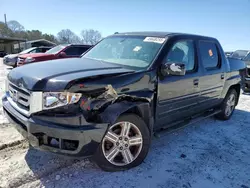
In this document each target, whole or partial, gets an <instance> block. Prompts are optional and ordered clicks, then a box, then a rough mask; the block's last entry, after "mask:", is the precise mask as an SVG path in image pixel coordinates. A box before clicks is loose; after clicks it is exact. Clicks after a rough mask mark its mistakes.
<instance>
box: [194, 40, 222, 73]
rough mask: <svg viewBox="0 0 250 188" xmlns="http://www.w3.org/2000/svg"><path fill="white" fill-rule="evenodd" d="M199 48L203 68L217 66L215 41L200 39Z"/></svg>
mask: <svg viewBox="0 0 250 188" xmlns="http://www.w3.org/2000/svg"><path fill="white" fill-rule="evenodd" d="M199 50H200V54H201V59H202V63H203V65H204V67H205V68H215V67H218V64H219V58H218V52H217V48H216V44H215V43H213V42H205V41H200V43H199Z"/></svg>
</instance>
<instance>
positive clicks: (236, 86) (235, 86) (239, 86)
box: [227, 84, 241, 105]
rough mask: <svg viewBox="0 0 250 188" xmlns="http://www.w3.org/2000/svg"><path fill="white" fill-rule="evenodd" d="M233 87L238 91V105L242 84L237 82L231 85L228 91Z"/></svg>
mask: <svg viewBox="0 0 250 188" xmlns="http://www.w3.org/2000/svg"><path fill="white" fill-rule="evenodd" d="M231 89H235V91H236V92H237V94H238V96H237V100H236V105H237V104H238V102H239V98H240V89H241V85H240V84H235V85H231V86H230V87H229V89H228V91H227V93H228V92H229V91H230V90H231Z"/></svg>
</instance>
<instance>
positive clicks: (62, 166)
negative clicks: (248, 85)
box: [25, 109, 250, 187]
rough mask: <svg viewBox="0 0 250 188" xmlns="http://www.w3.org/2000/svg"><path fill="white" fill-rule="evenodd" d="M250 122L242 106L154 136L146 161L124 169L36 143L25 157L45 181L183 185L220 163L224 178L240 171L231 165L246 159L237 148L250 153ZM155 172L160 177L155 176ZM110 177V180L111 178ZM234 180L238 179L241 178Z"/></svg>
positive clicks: (242, 166)
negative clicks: (224, 116) (222, 117)
mask: <svg viewBox="0 0 250 188" xmlns="http://www.w3.org/2000/svg"><path fill="white" fill-rule="evenodd" d="M249 123H250V112H248V111H243V110H238V109H236V110H235V113H234V115H233V116H232V118H231V119H230V120H229V121H219V120H216V119H215V118H208V119H206V120H204V121H202V122H198V123H195V124H193V125H189V126H187V127H185V128H183V129H179V130H177V131H176V132H174V131H173V132H171V133H169V134H166V136H164V137H162V138H158V139H154V140H153V141H152V145H151V149H150V152H149V154H148V157H147V158H146V159H145V161H144V162H143V163H142V164H141V165H140V166H138V167H136V168H133V169H131V170H128V171H123V172H116V173H107V172H104V171H102V170H101V169H99V168H98V167H97V166H96V165H95V164H94V163H93V162H90V160H88V159H76V158H69V157H65V156H60V155H55V154H52V153H49V152H43V151H38V150H36V149H33V148H29V150H28V152H27V154H26V156H25V160H26V162H27V165H28V166H29V168H30V169H31V171H32V172H33V174H34V178H33V181H35V180H40V181H41V184H42V185H44V186H45V187H73V186H74V187H81V185H84V186H83V187H96V186H97V185H100V184H103V186H104V185H106V186H107V187H112V185H113V184H114V183H115V182H117V185H121V184H122V185H126V186H127V187H131V186H135V187H144V186H149V187H150V185H152V186H153V185H154V184H152V183H158V184H159V185H162V186H163V185H164V186H166V185H170V186H173V185H174V187H183V186H184V185H188V184H192V183H191V180H192V178H193V177H195V176H197V174H200V176H201V177H202V178H201V179H200V180H199V178H198V179H197V178H196V180H194V182H193V183H195V181H202V180H203V176H207V173H209V171H213V168H214V169H220V172H219V171H216V173H220V176H217V179H218V182H220V181H221V180H222V179H220V178H221V177H223V178H225V177H227V175H228V174H230V173H234V171H232V172H230V170H225V169H228V166H230V164H231V163H232V164H234V162H235V161H237V160H239V159H240V160H244V159H245V158H242V156H241V154H240V153H239V154H238V153H234V151H242V152H244V153H245V154H246V155H248V156H249V155H250V147H248V146H247V147H248V148H249V149H248V150H246V148H244V147H246V144H247V143H246V142H248V143H249V141H250V139H249V138H248V135H249V134H250V128H249V126H248V125H249ZM243 130H244V131H243ZM242 131H243V132H242ZM238 132H242V135H240V136H235V135H237V134H236V133H238ZM244 143H246V144H245V146H244ZM232 152H233V153H234V154H232ZM229 161H230V162H229ZM246 164H249V165H250V162H249V161H243V162H242V164H241V163H240V164H238V166H239V167H240V169H242V170H241V172H237V175H235V178H237V176H239V179H242V178H240V177H244V175H243V174H244V173H246V171H247V165H246ZM207 166H208V167H207ZM223 169H224V170H223ZM211 173H212V172H211ZM195 174H196V175H195ZM110 178H111V180H112V181H111V180H110ZM152 178H153V179H155V181H154V182H152ZM108 179H109V181H106V180H108ZM185 179H189V180H190V182H185V181H184V180H185ZM215 179H216V177H215ZM59 180H60V181H59ZM163 180H164V181H163ZM138 181H139V183H138ZM206 181H210V183H211V184H210V185H211V186H212V187H213V185H214V184H213V183H214V182H216V181H215V180H214V179H210V180H209V179H206ZM228 181H231V182H235V179H234V180H233V179H231V180H230V179H229V180H228ZM118 182H119V183H118ZM170 183H171V184H170ZM104 187H105V186H104ZM184 187H185V186H184ZM187 187H188V186H187Z"/></svg>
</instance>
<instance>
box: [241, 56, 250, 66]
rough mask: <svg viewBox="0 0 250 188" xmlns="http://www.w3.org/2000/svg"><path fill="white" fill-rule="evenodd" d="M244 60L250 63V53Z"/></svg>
mask: <svg viewBox="0 0 250 188" xmlns="http://www.w3.org/2000/svg"><path fill="white" fill-rule="evenodd" d="M243 60H244V61H246V64H247V65H250V53H248V55H247V56H246V57H245V58H244V59H243Z"/></svg>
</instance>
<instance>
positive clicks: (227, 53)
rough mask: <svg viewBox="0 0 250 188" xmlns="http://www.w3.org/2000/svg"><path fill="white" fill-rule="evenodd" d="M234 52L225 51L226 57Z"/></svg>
mask: <svg viewBox="0 0 250 188" xmlns="http://www.w3.org/2000/svg"><path fill="white" fill-rule="evenodd" d="M232 54H233V52H225V55H226V57H230V56H231V55H232Z"/></svg>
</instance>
